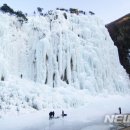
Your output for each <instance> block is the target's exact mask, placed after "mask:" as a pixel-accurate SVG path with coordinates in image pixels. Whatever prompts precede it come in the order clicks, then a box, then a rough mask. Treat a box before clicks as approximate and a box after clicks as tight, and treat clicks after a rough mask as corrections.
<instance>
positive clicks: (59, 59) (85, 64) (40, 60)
mask: <svg viewBox="0 0 130 130" xmlns="http://www.w3.org/2000/svg"><path fill="white" fill-rule="evenodd" d="M64 13H66V15H67V18H65V17H64ZM28 19H29V20H28V22H27V23H23V24H21V23H20V22H19V21H18V20H17V18H15V16H9V15H7V14H2V13H0V51H1V53H0V56H1V57H2V58H0V65H1V66H2V67H3V68H2V67H1V68H0V76H1V75H7V76H6V77H8V76H9V75H13V76H16V77H19V78H20V75H21V74H22V75H23V78H24V79H27V80H32V81H34V82H37V83H41V84H47V85H48V86H49V87H68V88H69V87H74V88H77V89H85V90H87V91H88V92H90V93H91V92H97V93H99V92H105V91H107V92H110V91H111V92H113V93H115V92H125V91H128V88H129V79H128V76H127V74H126V72H125V70H124V68H123V67H122V66H121V65H120V62H119V57H118V52H117V48H116V47H115V46H114V44H113V41H112V40H111V38H110V36H109V33H108V31H107V29H106V28H105V26H104V24H103V23H102V21H101V20H100V19H99V18H97V17H95V16H91V15H82V14H79V15H76V14H69V13H67V12H62V11H54V12H53V13H52V14H51V15H46V16H44V17H43V16H34V17H29V18H28ZM3 60H4V61H5V62H3ZM7 79H8V80H10V79H9V78H7Z"/></svg>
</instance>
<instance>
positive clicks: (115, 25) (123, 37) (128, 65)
mask: <svg viewBox="0 0 130 130" xmlns="http://www.w3.org/2000/svg"><path fill="white" fill-rule="evenodd" d="M106 27H107V29H108V31H109V33H110V36H111V38H112V40H113V41H114V44H115V45H116V46H117V48H118V53H119V59H120V63H121V64H122V65H123V66H124V68H125V69H126V71H127V73H128V74H129V76H130V14H127V15H125V16H124V17H122V18H120V19H118V20H116V21H114V22H112V23H109V24H107V25H106Z"/></svg>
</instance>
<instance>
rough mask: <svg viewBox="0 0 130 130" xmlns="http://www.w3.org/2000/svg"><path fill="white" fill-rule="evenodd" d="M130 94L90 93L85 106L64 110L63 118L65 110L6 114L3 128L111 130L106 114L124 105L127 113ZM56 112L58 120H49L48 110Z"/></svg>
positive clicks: (0, 123)
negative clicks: (105, 120) (106, 94)
mask: <svg viewBox="0 0 130 130" xmlns="http://www.w3.org/2000/svg"><path fill="white" fill-rule="evenodd" d="M129 99H130V96H129V95H126V96H124V95H122V96H121V95H113V96H108V97H104V96H95V97H93V96H88V101H89V102H88V104H87V105H86V106H85V107H79V108H77V109H75V108H69V109H64V112H65V113H66V114H67V117H64V118H62V117H61V111H62V109H55V110H54V109H44V110H42V111H39V112H33V113H30V114H23V115H21V114H20V115H19V113H18V115H17V116H15V115H12V116H9V115H7V116H5V117H4V118H1V119H0V129H1V130H110V128H111V127H112V124H106V123H104V118H105V115H106V114H114V113H118V107H119V106H121V108H122V113H128V112H129V108H130V105H129V103H128V101H129ZM52 110H54V111H55V117H58V116H59V117H60V118H57V119H52V120H49V117H48V113H49V112H50V111H52Z"/></svg>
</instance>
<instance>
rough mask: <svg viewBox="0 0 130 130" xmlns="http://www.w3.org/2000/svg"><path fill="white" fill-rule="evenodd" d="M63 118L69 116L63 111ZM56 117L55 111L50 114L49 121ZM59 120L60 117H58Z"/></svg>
mask: <svg viewBox="0 0 130 130" xmlns="http://www.w3.org/2000/svg"><path fill="white" fill-rule="evenodd" d="M61 116H62V118H63V117H65V116H67V114H65V113H64V111H63V110H62V114H61ZM54 117H55V112H54V111H51V112H49V120H50V119H53V118H54ZM58 118H59V117H58Z"/></svg>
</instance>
